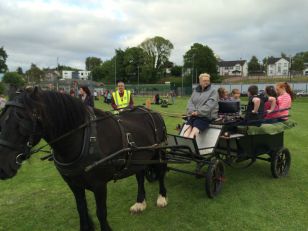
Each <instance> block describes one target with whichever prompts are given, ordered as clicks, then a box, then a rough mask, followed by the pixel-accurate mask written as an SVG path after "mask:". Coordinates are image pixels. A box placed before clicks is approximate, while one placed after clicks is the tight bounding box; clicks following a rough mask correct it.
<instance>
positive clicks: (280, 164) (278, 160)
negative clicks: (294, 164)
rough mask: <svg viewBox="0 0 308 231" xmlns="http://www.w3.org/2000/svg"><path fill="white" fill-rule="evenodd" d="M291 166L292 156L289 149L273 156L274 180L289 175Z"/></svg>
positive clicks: (284, 149) (272, 170)
mask: <svg viewBox="0 0 308 231" xmlns="http://www.w3.org/2000/svg"><path fill="white" fill-rule="evenodd" d="M290 165H291V154H290V151H289V149H287V148H282V149H280V150H279V151H278V152H276V153H274V154H273V155H272V160H271V172H272V176H273V177H274V178H280V177H283V176H286V175H288V172H289V169H290Z"/></svg>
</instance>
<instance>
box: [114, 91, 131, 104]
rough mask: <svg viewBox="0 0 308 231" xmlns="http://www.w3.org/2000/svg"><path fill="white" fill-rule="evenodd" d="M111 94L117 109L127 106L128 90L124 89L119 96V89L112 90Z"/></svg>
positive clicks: (128, 99)
mask: <svg viewBox="0 0 308 231" xmlns="http://www.w3.org/2000/svg"><path fill="white" fill-rule="evenodd" d="M112 96H113V99H114V102H115V104H116V105H117V107H118V109H121V108H125V107H128V105H129V101H130V91H127V90H124V94H123V97H121V96H120V93H119V91H116V92H112Z"/></svg>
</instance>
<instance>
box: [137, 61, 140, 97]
mask: <svg viewBox="0 0 308 231" xmlns="http://www.w3.org/2000/svg"><path fill="white" fill-rule="evenodd" d="M137 69H138V94H139V90H140V88H139V64H138V66H137Z"/></svg>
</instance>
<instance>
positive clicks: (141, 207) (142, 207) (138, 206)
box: [129, 200, 147, 214]
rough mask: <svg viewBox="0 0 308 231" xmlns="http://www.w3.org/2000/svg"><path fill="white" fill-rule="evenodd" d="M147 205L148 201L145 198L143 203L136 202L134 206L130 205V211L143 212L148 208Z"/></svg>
mask: <svg viewBox="0 0 308 231" xmlns="http://www.w3.org/2000/svg"><path fill="white" fill-rule="evenodd" d="M146 207H147V203H146V202H145V200H144V201H143V202H142V203H138V202H136V203H135V204H134V205H133V206H132V207H130V209H129V211H130V212H131V213H133V214H135V213H141V212H142V211H144V210H145V209H146Z"/></svg>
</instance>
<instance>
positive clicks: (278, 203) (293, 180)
mask: <svg viewBox="0 0 308 231" xmlns="http://www.w3.org/2000/svg"><path fill="white" fill-rule="evenodd" d="M144 101H145V98H136V103H137V104H142V103H143V102H144ZM186 102H187V98H182V99H181V98H177V100H176V103H175V105H171V106H169V107H168V108H164V109H163V108H161V107H159V106H156V105H152V109H154V110H159V111H164V112H169V113H170V112H172V113H179V114H181V113H183V112H184V109H185V106H186ZM106 106H107V105H105V104H104V105H103V104H102V103H97V107H100V108H101V107H104V110H107V109H109V108H108V107H106ZM307 115H308V99H299V100H297V101H296V102H295V103H294V106H293V109H292V119H294V120H296V121H297V122H298V126H297V127H296V128H293V129H291V130H288V131H287V132H286V133H285V146H286V147H288V148H289V149H290V151H291V155H292V164H291V169H290V173H289V176H287V177H285V178H282V179H273V178H272V176H271V173H270V165H269V163H267V162H262V161H259V162H257V163H255V164H254V165H252V166H251V167H250V168H248V169H244V170H239V169H232V168H230V167H226V181H225V184H224V187H223V190H222V192H221V193H220V194H219V196H218V197H216V198H215V199H209V198H208V197H207V196H206V193H205V181H204V179H195V178H194V177H192V176H189V175H182V174H178V173H174V172H169V173H168V174H167V177H166V185H167V189H168V199H169V205H168V206H167V207H166V208H164V209H159V208H156V207H155V201H156V197H157V194H158V185H157V184H156V183H152V184H150V183H146V190H147V202H148V208H147V210H146V211H145V212H144V213H143V214H141V215H137V216H136V215H131V214H130V213H129V207H130V206H131V205H132V204H133V203H134V200H135V198H136V187H137V184H136V182H135V178H134V177H129V178H127V179H124V180H121V181H117V182H116V183H113V182H110V183H109V188H108V218H109V222H110V224H111V226H112V227H113V229H114V230H115V231H118V230H123V231H134V230H136V231H143V230H153V231H154V230H155V231H156V230H168V231H173V230H194V231H195V230H215V231H216V230H236V231H237V230H279V231H280V230H288V231H289V230H290V231H292V230H308V219H307V214H308V171H307V170H308V129H307V128H308V119H307ZM165 122H166V124H167V127H168V132H169V133H176V130H175V126H176V124H178V123H181V120H180V119H177V118H174V117H166V116H165ZM43 155H44V154H42V153H41V154H36V155H35V156H33V157H32V158H31V160H30V161H28V162H27V163H25V164H24V166H23V167H22V169H21V170H20V171H19V173H18V175H17V176H16V177H15V178H13V179H11V180H6V181H0V230H1V231H2V230H3V231H15V230H24V231H30V230H31V231H32V230H34V231H43V230H59V231H60V230H61V231H70V230H72V231H73V230H78V229H79V220H78V215H77V211H76V209H75V201H74V198H73V196H72V193H71V192H70V190H69V189H68V187H67V186H66V184H65V183H64V182H63V180H62V179H61V177H60V176H59V174H58V172H57V171H56V169H55V167H54V166H53V164H52V162H42V161H40V160H39V158H40V157H41V156H43ZM187 167H188V168H191V169H194V166H193V165H191V166H186V168H187ZM87 197H88V199H89V203H88V205H89V209H90V213H91V214H92V217H93V218H94V222H95V225H96V227H98V222H97V219H96V217H95V203H94V198H93V196H92V194H91V193H90V192H89V193H87Z"/></svg>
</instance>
